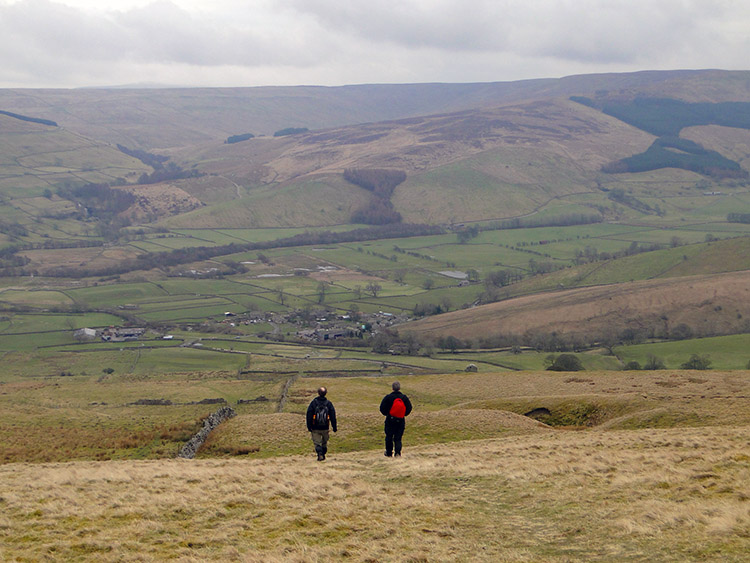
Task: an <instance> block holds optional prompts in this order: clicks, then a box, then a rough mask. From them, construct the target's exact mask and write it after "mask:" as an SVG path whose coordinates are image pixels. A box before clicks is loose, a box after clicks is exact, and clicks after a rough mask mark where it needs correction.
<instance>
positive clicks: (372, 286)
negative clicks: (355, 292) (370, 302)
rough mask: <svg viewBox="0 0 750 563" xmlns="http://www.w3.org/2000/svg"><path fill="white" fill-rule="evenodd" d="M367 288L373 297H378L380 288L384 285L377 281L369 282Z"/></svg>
mask: <svg viewBox="0 0 750 563" xmlns="http://www.w3.org/2000/svg"><path fill="white" fill-rule="evenodd" d="M365 289H366V290H367V292H368V293H370V294H372V296H373V297H377V296H378V293H380V290H381V289H383V286H381V285H380V284H379V283H378V282H376V281H371V282H368V284H367V285H366V286H365Z"/></svg>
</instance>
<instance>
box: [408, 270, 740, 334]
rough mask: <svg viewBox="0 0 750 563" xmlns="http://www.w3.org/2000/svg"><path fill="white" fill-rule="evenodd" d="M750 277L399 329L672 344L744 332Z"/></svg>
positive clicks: (578, 292)
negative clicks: (632, 334)
mask: <svg viewBox="0 0 750 563" xmlns="http://www.w3.org/2000/svg"><path fill="white" fill-rule="evenodd" d="M748 296H750V271H747V270H746V271H742V272H737V273H728V274H718V275H710V276H689V277H680V278H668V279H660V280H649V281H640V282H626V283H620V284H614V285H603V286H594V287H588V288H579V289H570V290H560V291H553V292H549V293H540V294H536V295H530V296H526V297H517V298H514V299H508V300H505V301H501V302H498V303H490V304H488V305H483V306H480V307H474V308H470V309H465V310H461V311H454V312H451V313H446V314H443V315H437V316H433V317H429V318H427V319H424V320H420V321H415V322H413V323H409V324H406V325H401V327H400V329H401V330H403V331H406V332H412V333H415V334H418V335H420V336H430V337H440V336H451V335H452V336H455V337H457V338H461V339H471V340H474V339H477V338H479V337H482V336H488V335H493V334H495V335H497V334H503V335H519V336H520V335H523V334H524V333H527V332H544V333H553V332H557V333H560V334H567V335H576V336H579V337H583V338H597V337H603V336H604V335H606V334H608V333H614V334H619V333H621V332H622V331H624V330H625V329H626V328H632V329H637V330H640V331H643V333H644V334H647V335H648V334H650V335H656V336H666V335H669V333H670V330H674V328H675V327H676V326H677V325H681V324H685V325H687V326H689V327H691V329H692V330H693V331H694V333H695V334H696V335H700V334H702V333H704V334H726V333H733V332H741V331H744V330H746V328H747V324H748V323H747V320H746V319H747V318H748V316H749V315H750V301H749V300H748Z"/></svg>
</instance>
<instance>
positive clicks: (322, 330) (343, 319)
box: [73, 309, 411, 354]
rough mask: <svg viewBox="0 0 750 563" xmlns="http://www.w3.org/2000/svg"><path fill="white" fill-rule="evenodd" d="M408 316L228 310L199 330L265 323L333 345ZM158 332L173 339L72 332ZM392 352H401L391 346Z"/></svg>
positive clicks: (79, 336)
mask: <svg viewBox="0 0 750 563" xmlns="http://www.w3.org/2000/svg"><path fill="white" fill-rule="evenodd" d="M410 318H411V315H408V314H401V315H394V314H392V313H387V312H383V311H378V312H377V313H360V312H350V313H345V314H340V313H335V312H332V311H327V310H325V309H320V310H317V311H315V310H307V309H306V310H295V311H292V312H288V313H274V312H246V313H233V312H231V311H227V312H225V313H224V315H223V317H222V318H220V319H212V320H207V321H205V322H203V323H201V324H200V330H201V331H205V330H206V329H209V330H210V331H211V332H222V333H231V334H246V333H247V331H246V330H242V327H249V326H251V325H257V324H261V323H263V324H266V325H270V326H271V330H270V331H265V332H263V331H261V332H256V331H252V332H253V333H255V334H257V335H259V336H261V337H266V338H269V339H271V340H287V341H294V340H296V341H299V342H305V343H313V344H327V343H328V344H333V342H336V341H343V340H349V339H365V338H370V337H372V336H375V335H376V334H378V333H379V332H382V331H384V330H386V329H388V328H390V327H392V326H394V325H395V324H398V323H402V322H405V321H407V320H409V319H410ZM175 328H179V329H181V330H186V331H192V330H194V329H197V327H196V326H195V325H193V324H186V325H184V326H180V327H175ZM149 332H150V333H155V334H158V335H159V336H160V337H161V338H162V339H164V340H172V339H173V338H174V335H172V334H166V333H164V331H163V330H160V328H159V327H145V326H137V327H131V326H126V327H118V326H110V327H107V328H103V329H97V328H81V329H78V330H76V331H75V332H74V333H73V335H74V338H75V339H76V340H78V341H84V340H95V339H100V340H101V341H103V342H128V341H134V340H141V339H146V338H147V336H148V333H149ZM392 353H394V354H398V353H400V352H399V351H398V350H397V349H394V350H393V352H392Z"/></svg>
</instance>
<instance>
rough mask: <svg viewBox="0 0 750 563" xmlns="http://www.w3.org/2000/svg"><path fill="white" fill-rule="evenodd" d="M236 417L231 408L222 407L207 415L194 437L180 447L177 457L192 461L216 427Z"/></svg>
mask: <svg viewBox="0 0 750 563" xmlns="http://www.w3.org/2000/svg"><path fill="white" fill-rule="evenodd" d="M236 415H237V413H236V412H235V410H234V409H233V408H232V407H222V408H220V409H219V410H218V411H216V412H215V413H213V414H211V415H209V416H208V418H206V420H204V421H203V428H201V429H200V430H199V431H198V433H197V434H196V435H195V436H193V437H192V438H190V440H189V441H188V442H187V443H186V444H185V445H184V446H182V449H181V450H180V453H178V454H177V457H184V458H187V459H193V458H194V457H195V454H196V452H197V451H198V450H199V449H200V447H201V446H202V445H203V443H204V442H205V441H206V439H207V438H208V435H209V434H210V433H211V432H213V430H214V429H215V428H216V427H217V426H219V424H221V423H222V422H224V421H226V420H228V419H230V418H232V417H233V416H236Z"/></svg>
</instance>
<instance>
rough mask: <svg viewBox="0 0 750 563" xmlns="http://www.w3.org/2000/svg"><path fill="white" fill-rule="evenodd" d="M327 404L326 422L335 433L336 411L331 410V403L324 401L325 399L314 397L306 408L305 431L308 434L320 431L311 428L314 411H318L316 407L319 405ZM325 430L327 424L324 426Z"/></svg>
mask: <svg viewBox="0 0 750 563" xmlns="http://www.w3.org/2000/svg"><path fill="white" fill-rule="evenodd" d="M321 402H324V403H328V422H329V423H330V427H331V428H332V429H333V431H334V432H336V430H337V427H336V409H335V408H333V403H332V402H331V401H329V400H328V399H326V398H325V397H320V396H318V397H315V398H314V399H313V400H312V401H310V406H309V407H307V430H308V432H312V431H313V430H321V429H320V428H313V417H314V416H315V411H317V410H318V405H319V404H320V403H321ZM326 429H328V424H326Z"/></svg>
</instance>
